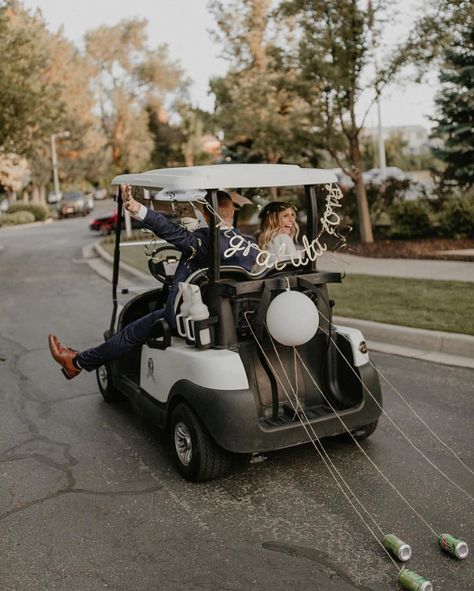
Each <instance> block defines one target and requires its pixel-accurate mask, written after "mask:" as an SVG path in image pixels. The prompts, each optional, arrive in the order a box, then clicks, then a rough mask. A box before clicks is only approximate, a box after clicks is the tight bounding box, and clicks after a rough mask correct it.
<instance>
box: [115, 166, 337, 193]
mask: <svg viewBox="0 0 474 591" xmlns="http://www.w3.org/2000/svg"><path fill="white" fill-rule="evenodd" d="M336 182H337V177H336V175H335V174H334V173H333V172H332V171H330V170H322V169H318V168H301V167H300V166H296V165H294V164H213V165H211V166H187V167H181V168H161V169H159V170H149V171H147V172H142V173H139V174H121V175H119V176H116V177H115V178H114V179H113V181H112V185H122V184H124V185H132V186H135V187H143V188H145V189H163V192H185V191H193V190H206V189H230V188H235V189H244V188H252V187H254V188H257V187H293V186H301V185H320V184H326V183H336ZM187 198H188V199H190V196H188V197H187ZM192 198H193V197H191V199H192ZM196 198H197V197H196Z"/></svg>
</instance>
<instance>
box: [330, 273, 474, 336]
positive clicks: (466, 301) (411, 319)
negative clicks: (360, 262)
mask: <svg viewBox="0 0 474 591" xmlns="http://www.w3.org/2000/svg"><path fill="white" fill-rule="evenodd" d="M329 294H330V297H331V298H332V299H334V300H335V302H336V305H335V307H334V310H333V313H334V314H336V315H337V316H346V317H349V318H361V319H363V320H373V321H375V322H387V323H389V324H400V325H403V326H413V327H416V328H428V329H431V330H443V331H447V332H458V333H464V334H470V335H473V334H474V284H473V283H468V282H462V281H436V280H425V279H404V278H398V277H380V276H372V275H347V276H346V277H345V278H344V279H343V282H342V284H330V286H329Z"/></svg>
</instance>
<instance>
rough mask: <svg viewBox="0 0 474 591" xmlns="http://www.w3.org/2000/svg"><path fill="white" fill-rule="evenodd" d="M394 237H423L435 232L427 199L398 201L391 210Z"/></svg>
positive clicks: (391, 232) (391, 233)
mask: <svg viewBox="0 0 474 591" xmlns="http://www.w3.org/2000/svg"><path fill="white" fill-rule="evenodd" d="M389 215H390V219H391V220H392V226H391V228H390V235H391V236H392V237H393V238H422V237H426V236H429V235H430V234H432V232H433V224H432V222H431V219H430V210H429V206H428V205H427V203H426V201H422V200H421V199H416V200H414V201H396V202H395V203H394V204H393V205H392V206H391V208H390V210H389Z"/></svg>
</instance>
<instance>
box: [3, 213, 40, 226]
mask: <svg viewBox="0 0 474 591" xmlns="http://www.w3.org/2000/svg"><path fill="white" fill-rule="evenodd" d="M34 221H35V216H34V214H33V213H31V211H15V212H13V213H10V212H8V213H6V214H4V215H2V216H0V226H15V225H17V224H30V223H31V222H34Z"/></svg>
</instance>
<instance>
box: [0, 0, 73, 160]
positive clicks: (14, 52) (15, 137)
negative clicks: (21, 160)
mask: <svg viewBox="0 0 474 591" xmlns="http://www.w3.org/2000/svg"><path fill="white" fill-rule="evenodd" d="M43 31H44V23H43V22H42V21H41V20H40V19H39V18H37V17H34V16H31V15H30V14H29V13H28V12H26V11H25V10H23V8H22V6H21V4H20V3H19V2H17V1H16V0H8V1H7V2H4V4H3V5H2V6H0V55H1V56H2V59H1V60H0V151H2V152H4V153H15V154H19V155H22V156H31V155H32V154H33V151H34V149H33V146H34V142H35V141H36V140H37V139H38V138H41V137H44V136H45V135H49V134H50V133H51V132H52V131H51V130H52V129H54V122H55V121H56V120H57V119H58V118H59V116H60V114H61V112H62V110H63V108H64V105H63V104H61V103H60V102H59V101H58V100H57V99H56V97H57V93H58V87H57V85H56V84H50V85H49V84H47V83H46V79H45V72H46V70H47V68H48V65H49V60H50V57H51V56H50V55H49V54H48V51H47V49H46V48H45V47H44V45H43V44H41V43H38V42H37V38H38V37H40V36H41V34H42V32H43Z"/></svg>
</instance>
